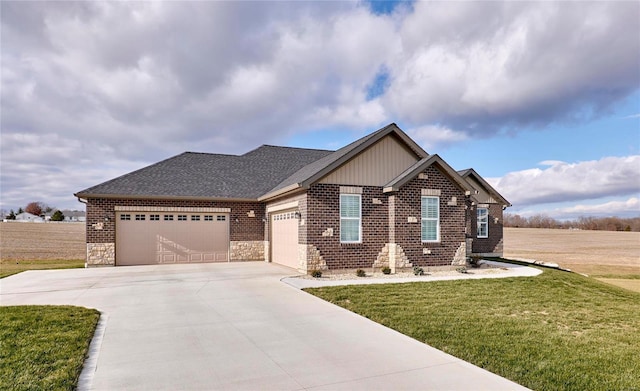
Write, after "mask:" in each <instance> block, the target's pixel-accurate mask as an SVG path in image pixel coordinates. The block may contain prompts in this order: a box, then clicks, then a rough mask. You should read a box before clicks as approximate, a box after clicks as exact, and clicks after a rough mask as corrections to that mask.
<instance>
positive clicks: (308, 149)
mask: <svg viewBox="0 0 640 391" xmlns="http://www.w3.org/2000/svg"><path fill="white" fill-rule="evenodd" d="M261 147H274V148H287V149H302V150H305V151H322V152H335V150H333V149H323V148H305V147H292V146H290V145H271V144H262V145H261ZM258 148H259V147H258Z"/></svg>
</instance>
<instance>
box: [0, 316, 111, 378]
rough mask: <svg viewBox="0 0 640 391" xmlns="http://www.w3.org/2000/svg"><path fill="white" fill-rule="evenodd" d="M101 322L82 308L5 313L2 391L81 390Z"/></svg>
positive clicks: (0, 322) (0, 346) (0, 348)
mask: <svg viewBox="0 0 640 391" xmlns="http://www.w3.org/2000/svg"><path fill="white" fill-rule="evenodd" d="M99 318H100V313H99V312H98V311H96V310H93V309H87V308H81V307H72V306H11V307H0V389H2V390H9V389H10V390H74V389H76V387H77V383H78V377H79V376H80V371H81V370H82V364H83V362H84V359H85V355H86V354H87V350H88V348H89V343H90V342H91V338H92V337H93V332H94V330H95V328H96V325H97V324H98V319H99Z"/></svg>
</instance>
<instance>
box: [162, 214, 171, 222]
mask: <svg viewBox="0 0 640 391" xmlns="http://www.w3.org/2000/svg"><path fill="white" fill-rule="evenodd" d="M164 221H173V215H164Z"/></svg>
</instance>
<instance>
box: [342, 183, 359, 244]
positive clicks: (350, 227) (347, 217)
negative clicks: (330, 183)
mask: <svg viewBox="0 0 640 391" xmlns="http://www.w3.org/2000/svg"><path fill="white" fill-rule="evenodd" d="M360 201H361V199H360V194H340V242H342V243H360V241H361V239H360V236H361V232H362V226H361V224H360V216H361V208H360Z"/></svg>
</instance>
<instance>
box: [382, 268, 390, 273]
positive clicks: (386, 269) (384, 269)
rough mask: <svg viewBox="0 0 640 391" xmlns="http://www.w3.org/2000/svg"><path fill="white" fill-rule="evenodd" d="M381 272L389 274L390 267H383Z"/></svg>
mask: <svg viewBox="0 0 640 391" xmlns="http://www.w3.org/2000/svg"><path fill="white" fill-rule="evenodd" d="M382 274H391V269H390V268H388V267H383V268H382Z"/></svg>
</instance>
